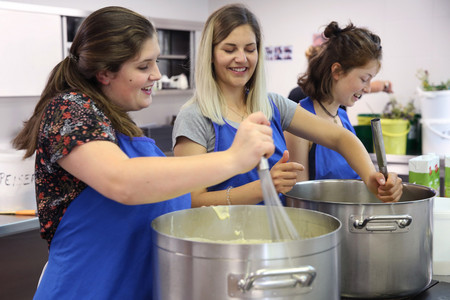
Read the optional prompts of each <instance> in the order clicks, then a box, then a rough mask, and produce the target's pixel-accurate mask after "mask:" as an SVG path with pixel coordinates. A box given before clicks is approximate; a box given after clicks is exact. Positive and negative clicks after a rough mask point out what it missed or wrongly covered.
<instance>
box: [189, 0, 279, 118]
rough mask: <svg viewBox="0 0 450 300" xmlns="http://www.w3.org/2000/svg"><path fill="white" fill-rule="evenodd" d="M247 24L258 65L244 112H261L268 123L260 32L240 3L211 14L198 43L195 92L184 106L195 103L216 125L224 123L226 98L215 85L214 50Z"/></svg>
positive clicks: (268, 111)
mask: <svg viewBox="0 0 450 300" xmlns="http://www.w3.org/2000/svg"><path fill="white" fill-rule="evenodd" d="M247 24H248V25H250V26H251V28H252V30H253V32H254V34H255V36H256V44H257V51H258V54H259V55H258V62H257V66H256V69H255V72H254V73H253V76H252V77H251V78H250V80H249V81H248V82H247V86H246V87H247V89H248V94H247V97H246V105H247V112H248V113H252V112H256V111H262V112H263V113H264V115H265V116H266V117H267V118H268V119H269V120H270V119H271V118H272V105H271V103H270V101H269V100H268V98H267V90H266V78H265V71H264V49H263V46H262V36H261V29H260V26H259V23H258V20H257V18H256V16H255V15H254V14H253V13H252V12H250V10H248V8H246V7H245V6H244V5H241V4H230V5H226V6H223V7H222V8H220V9H218V10H216V11H215V12H213V13H212V14H211V15H210V16H209V18H208V20H207V21H206V24H205V27H204V29H203V33H202V38H201V41H200V46H199V51H198V55H197V63H196V70H195V72H196V73H195V84H196V90H195V93H194V96H193V97H192V98H191V99H190V100H189V101H188V102H187V103H186V104H185V105H184V106H186V105H190V104H192V103H197V104H198V106H199V107H200V110H201V112H202V114H203V115H204V116H205V117H207V118H209V119H211V120H212V121H213V122H215V123H217V124H221V125H222V124H224V120H223V112H224V109H226V103H225V99H224V97H223V94H222V92H221V90H220V88H219V86H218V84H217V82H216V75H215V73H214V69H213V65H212V56H213V50H214V47H215V46H216V45H217V44H219V43H220V42H221V41H223V40H224V39H225V38H226V37H227V36H228V35H229V34H230V33H231V32H232V31H233V30H234V29H235V28H237V27H239V26H242V25H247Z"/></svg>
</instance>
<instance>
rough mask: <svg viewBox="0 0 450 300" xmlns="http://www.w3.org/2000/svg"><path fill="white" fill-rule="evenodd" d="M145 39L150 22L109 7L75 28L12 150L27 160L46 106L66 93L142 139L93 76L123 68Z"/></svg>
mask: <svg viewBox="0 0 450 300" xmlns="http://www.w3.org/2000/svg"><path fill="white" fill-rule="evenodd" d="M149 38H150V39H151V38H156V33H155V28H154V27H153V25H152V24H151V22H150V21H149V20H148V19H147V18H145V17H143V16H142V15H140V14H138V13H135V12H133V11H131V10H128V9H126V8H122V7H117V6H110V7H105V8H102V9H99V10H97V11H95V12H93V13H92V14H91V15H89V16H88V17H87V18H86V19H85V20H84V21H83V23H82V24H81V26H80V28H79V29H78V32H77V34H76V35H75V38H74V40H73V43H72V46H71V47H70V52H69V55H68V57H66V58H64V59H63V60H62V61H61V62H60V63H59V64H58V65H56V66H55V67H54V68H53V70H52V72H51V73H50V77H49V80H48V82H47V85H46V86H45V88H44V91H43V92H42V94H41V97H40V99H39V102H38V103H37V105H36V107H35V109H34V112H33V115H32V116H31V118H30V119H29V120H28V121H26V122H24V127H23V129H22V130H21V131H20V132H19V134H18V135H17V136H16V137H15V138H14V140H13V145H14V147H15V148H17V149H24V150H26V153H25V157H30V156H31V155H33V153H34V151H35V150H36V147H37V137H38V132H39V127H40V122H41V119H42V116H43V113H44V111H45V108H46V106H47V105H48V103H49V102H50V101H51V100H52V98H53V97H55V96H57V95H58V94H60V93H63V92H68V91H76V92H82V93H84V94H86V95H88V96H89V97H90V98H91V99H92V100H93V101H94V102H95V104H96V105H97V106H98V107H99V109H101V110H102V111H103V112H104V113H105V115H106V116H107V117H108V118H109V119H110V121H111V122H112V125H113V127H114V129H116V130H118V131H119V132H122V133H124V134H126V135H128V136H141V135H142V131H141V129H140V128H139V127H138V126H137V125H136V124H135V123H134V122H133V121H132V120H131V118H130V116H129V115H128V113H127V112H125V111H123V110H122V109H120V108H119V107H118V106H117V105H114V104H113V103H111V101H109V99H108V98H107V97H106V96H105V95H104V93H103V92H102V90H101V88H100V83H99V82H98V81H97V79H96V74H97V73H98V72H99V71H102V70H108V71H111V72H118V71H119V70H120V68H121V66H122V65H123V63H125V62H126V61H128V60H130V59H132V58H134V57H135V56H136V55H138V54H139V51H140V50H141V47H142V45H143V43H144V42H145V41H146V40H147V39H149Z"/></svg>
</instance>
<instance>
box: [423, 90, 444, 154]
mask: <svg viewBox="0 0 450 300" xmlns="http://www.w3.org/2000/svg"><path fill="white" fill-rule="evenodd" d="M418 94H419V99H420V111H421V115H422V120H421V122H422V154H427V153H437V154H439V156H440V157H441V158H443V157H444V155H446V154H450V90H442V91H422V90H421V89H418Z"/></svg>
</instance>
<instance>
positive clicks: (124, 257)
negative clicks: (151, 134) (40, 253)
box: [34, 134, 191, 300]
mask: <svg viewBox="0 0 450 300" xmlns="http://www.w3.org/2000/svg"><path fill="white" fill-rule="evenodd" d="M118 141H119V147H120V148H121V149H122V150H123V151H124V152H125V153H126V154H127V155H128V156H129V157H130V158H131V157H139V156H164V154H163V153H162V151H161V150H160V149H159V148H158V147H157V146H156V145H155V143H154V141H153V140H152V139H149V138H146V137H138V138H136V137H135V138H133V139H132V140H131V139H130V137H127V136H125V135H123V134H118ZM136 176H138V175H136ZM190 207H191V199H190V195H189V194H187V195H183V196H180V197H177V198H174V199H171V200H168V201H163V202H158V203H152V204H143V205H124V204H121V203H118V202H116V201H113V200H111V199H108V198H106V197H104V196H102V195H101V194H99V193H98V192H96V191H95V190H94V189H92V188H90V187H87V188H86V189H85V190H83V191H82V192H81V194H80V195H79V196H78V197H76V198H75V199H74V200H73V201H72V203H71V204H70V205H69V207H68V208H67V211H66V212H65V214H64V216H63V217H62V220H61V223H60V224H59V226H58V228H57V230H56V233H55V236H54V238H53V240H52V242H51V246H50V252H49V261H48V265H47V268H46V270H45V273H44V275H43V277H42V280H41V282H40V285H39V287H38V290H37V292H36V294H35V297H34V299H45V300H49V299H58V300H60V299H64V300H66V299H77V300H78V299H83V300H86V299H95V300H102V299H104V300H111V299H120V300H122V299H133V300H136V299H145V300H148V299H152V284H153V274H152V270H153V262H152V240H151V236H152V234H151V226H150V224H151V222H152V220H153V219H155V218H156V217H158V216H160V215H162V214H165V213H168V212H172V211H177V210H182V209H187V208H190Z"/></svg>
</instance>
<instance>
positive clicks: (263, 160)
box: [258, 157, 269, 170]
mask: <svg viewBox="0 0 450 300" xmlns="http://www.w3.org/2000/svg"><path fill="white" fill-rule="evenodd" d="M258 170H269V161H268V160H267V158H265V157H261V161H260V162H259V165H258Z"/></svg>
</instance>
